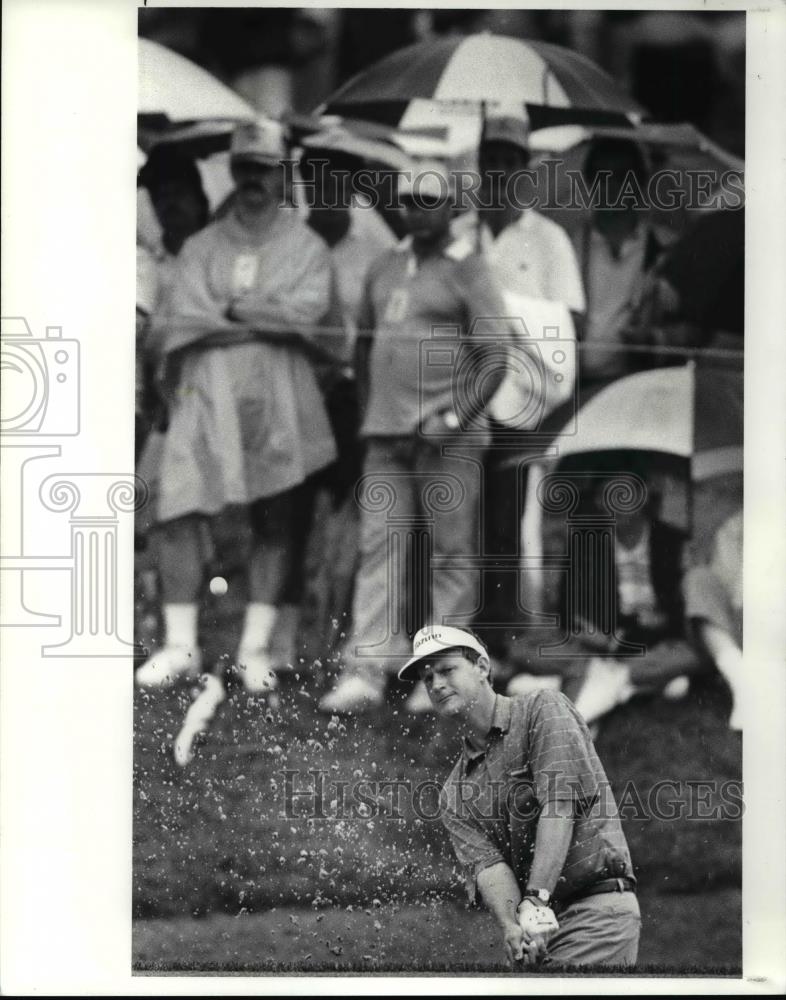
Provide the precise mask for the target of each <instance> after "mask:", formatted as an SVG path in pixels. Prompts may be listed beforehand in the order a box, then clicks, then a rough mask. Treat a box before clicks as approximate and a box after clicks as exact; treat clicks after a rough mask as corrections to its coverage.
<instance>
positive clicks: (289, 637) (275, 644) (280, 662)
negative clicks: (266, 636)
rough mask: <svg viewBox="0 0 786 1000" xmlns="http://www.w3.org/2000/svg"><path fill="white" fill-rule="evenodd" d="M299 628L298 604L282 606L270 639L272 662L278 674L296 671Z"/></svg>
mask: <svg viewBox="0 0 786 1000" xmlns="http://www.w3.org/2000/svg"><path fill="white" fill-rule="evenodd" d="M299 627H300V608H299V607H298V606H297V605H296V604H282V605H281V607H280V608H279V609H278V615H277V616H276V626H275V628H274V629H273V634H272V635H271V637H270V662H271V664H272V666H273V669H274V670H275V671H276V672H277V673H286V672H289V671H294V670H295V668H296V666H297V660H298V655H297V654H298V629H299Z"/></svg>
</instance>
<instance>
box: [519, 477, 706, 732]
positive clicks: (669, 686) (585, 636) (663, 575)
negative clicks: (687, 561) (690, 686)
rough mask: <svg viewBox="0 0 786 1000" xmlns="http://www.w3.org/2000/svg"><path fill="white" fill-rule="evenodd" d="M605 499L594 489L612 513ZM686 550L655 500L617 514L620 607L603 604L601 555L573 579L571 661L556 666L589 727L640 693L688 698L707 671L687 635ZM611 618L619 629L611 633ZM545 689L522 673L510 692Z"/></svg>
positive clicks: (567, 651) (568, 658)
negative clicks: (632, 648)
mask: <svg viewBox="0 0 786 1000" xmlns="http://www.w3.org/2000/svg"><path fill="white" fill-rule="evenodd" d="M601 493H602V490H601V489H600V488H599V489H598V490H596V491H595V493H594V494H593V505H594V506H595V507H596V509H597V510H598V511H599V512H604V513H605V511H603V509H602V507H601V505H600V503H599V501H600V496H601ZM684 551H685V538H684V536H683V534H682V533H681V532H680V531H678V530H677V529H676V528H673V527H671V526H670V525H668V524H665V523H664V522H662V521H660V520H659V519H658V517H657V516H656V510H655V502H654V501H653V499H652V497H651V494H650V495H649V497H648V500H647V503H646V504H645V506H644V507H643V508H641V509H639V510H635V511H632V512H630V513H617V514H616V515H615V549H614V566H615V569H614V572H615V579H616V594H615V595H614V596H613V599H614V600H615V601H616V604H615V605H614V607H613V609H612V608H611V607H609V606H608V602H607V601H604V599H603V595H604V592H605V589H606V587H607V586H608V584H607V582H606V579H604V576H603V574H604V565H603V560H602V556H601V555H599V556H598V557H597V558H596V559H587V560H586V561H585V562H584V564H583V565H582V566H580V567H579V578H578V579H577V580H568V581H566V587H565V594H564V604H563V607H564V608H565V609H566V613H567V614H568V615H570V619H569V621H568V622H567V626H568V629H569V630H570V633H571V636H572V637H573V638H572V640H571V642H570V643H568V644H566V646H565V647H564V655H565V657H566V659H565V660H551V661H549V662H551V663H553V664H554V663H556V664H558V665H559V666H558V672H559V675H560V679H561V686H562V690H563V691H564V693H565V694H566V695H567V696H568V697H569V698H571V700H572V701H573V702H574V704H575V705H576V708H577V709H578V710H579V711H580V712H581V714H582V715H583V716H584V718H585V719H586V720H587V722H588V723H594V722H596V721H597V720H598V719H600V718H601V717H602V716H603V715H605V714H606V713H607V712H609V711H611V710H612V709H613V708H615V707H617V706H618V705H621V704H624V702H626V701H628V700H629V699H630V698H631V697H632V696H633V695H635V694H654V693H658V692H664V693H666V694H667V695H671V696H674V697H677V696H679V695H680V694H684V693H685V690H686V681H685V678H687V677H689V676H691V675H694V674H697V673H700V672H701V671H702V670H703V665H702V663H701V661H700V659H699V658H698V657H697V656H696V653H695V652H694V650H693V648H692V646H691V645H690V643H689V642H688V641H687V637H686V623H685V609H684V605H683V600H682V592H681V582H682V577H683V565H684ZM569 588H570V591H571V592H572V593H573V594H574V595H578V601H577V604H578V606H577V607H576V606H573V607H571V606H570V605H569V604H568V599H567V593H568V589H569ZM612 611H613V615H612V614H611V612H612ZM612 618H613V620H615V622H616V628H615V629H614V631H613V632H610V631H609V623H610V621H611V620H612ZM630 643H634V644H637V645H641V646H643V647H644V654H643V655H640V656H637V655H635V654H631V655H627V656H626V655H625V652H626V651H625V644H630ZM549 669H550V670H551V671H552V673H553V672H554V668H553V667H550V668H549ZM541 684H542V678H536V679H533V678H532V677H531V676H530V675H528V674H519V675H518V676H516V677H514V678H513V679H512V681H511V682H510V685H509V687H508V693H509V694H511V695H514V694H523V693H525V692H526V691H527V690H529V689H531V688H532V687H536V686H541Z"/></svg>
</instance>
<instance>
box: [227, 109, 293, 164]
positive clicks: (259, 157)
mask: <svg viewBox="0 0 786 1000" xmlns="http://www.w3.org/2000/svg"><path fill="white" fill-rule="evenodd" d="M229 156H230V159H232V160H256V161H257V163H265V164H269V165H275V164H277V163H280V162H281V161H282V160H283V159H285V158H286V156H287V147H286V142H285V137H284V129H283V127H282V126H281V125H280V124H279V122H274V121H266V120H264V119H259V120H258V121H256V122H244V123H243V124H242V125H238V126H237V128H236V129H235V131H234V132H233V133H232V144H231V146H230V148H229Z"/></svg>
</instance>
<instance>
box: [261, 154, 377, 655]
mask: <svg viewBox="0 0 786 1000" xmlns="http://www.w3.org/2000/svg"><path fill="white" fill-rule="evenodd" d="M353 168H355V169H356V164H355V163H354V162H353V161H352V159H351V158H350V157H342V156H341V155H340V154H336V153H334V152H332V151H331V152H328V151H325V152H324V154H323V153H321V151H320V150H318V149H309V150H308V151H307V152H305V153H304V155H303V157H302V158H301V161H300V164H299V169H300V174H301V177H302V178H303V180H304V182H305V184H304V188H303V189H304V190H309V191H310V192H311V195H312V196H311V197H310V198H309V199H307V206H304V207H308V209H309V212H308V225H309V226H310V228H311V229H313V230H314V232H315V233H317V234H318V235H319V236H321V237H322V239H323V240H324V241H325V242H326V243H327V245H328V246H329V248H330V260H331V265H332V271H333V282H334V288H333V292H334V295H333V301H332V308H331V313H330V315H329V316H328V317H326V322H327V326H328V329H327V331H326V337H325V342H326V345H327V346H328V347H329V349H330V351H331V355H332V357H331V360H329V361H326V362H324V363H321V364H317V365H316V366H315V368H316V374H317V378H318V381H319V384H320V388H321V390H322V393H323V397H324V401H325V406H326V409H327V413H328V417H329V418H330V424H331V427H332V430H333V434H334V436H335V440H336V447H337V450H338V457H337V460H336V462H335V463H333V465H332V466H331V467H330V468H329V469H327V470H325V473H324V475H321V476H319V477H316V478H314V480H313V482H312V489H311V490H310V491H308V490H304V491H303V494H302V500H303V507H302V509H301V510H300V511H299V513H298V517H297V531H296V538H295V541H294V545H295V549H296V551H295V552H294V553H293V558H292V563H291V570H290V575H289V578H288V581H287V584H286V588H285V591H284V595H283V602H284V603H283V605H282V607H281V610H280V614H279V619H278V626H277V629H276V635H275V637H274V649H273V651H272V652H273V658H274V661H275V662H276V663H279V664H281V665H285V664H292V663H294V662H295V660H296V658H297V654H298V650H297V646H298V642H299V640H300V641H301V642H302V641H303V636H304V630H303V626H302V622H301V620H300V619H301V615H300V605H301V604H302V602H303V599H304V597H305V594H306V590H307V588H308V590H309V592H310V594H309V596H310V598H311V600H310V602H309V603H310V606H312V607H313V608H315V612H316V617H317V619H318V620H317V622H316V624H317V628H318V632H319V640H318V641H319V642H320V648H321V649H324V648H326V647H327V646H329V644H330V640H331V639H332V638H333V637H334V636H335V628H334V627H333V622H335V621H343V620H344V616H345V614H346V613H348V612H349V609H350V602H351V588H352V581H353V579H354V569H355V564H356V562H357V558H356V535H357V524H356V519H357V511H356V506H355V503H354V498H353V499H352V500H348V499H347V497H348V494H349V493H350V491H351V489H352V487H353V486H354V484H355V482H356V481H357V479H358V477H359V476H360V472H361V465H362V456H361V455H360V451H361V449H360V442H359V440H358V430H359V428H358V413H357V393H356V385H355V378H354V372H353V370H352V367H351V363H352V360H353V356H354V345H355V339H356V335H357V318H358V310H359V308H360V300H361V297H362V292H363V283H364V281H365V276H366V272H367V271H368V269H369V268H370V266H371V265H372V263H373V262H374V261H375V260H376V259H377V257H379V256H380V254H382V253H383V252H384V251H385V250H388V249H390V248H391V247H392V246H393V245H394V244H395V242H396V240H395V237H394V236H393V234H392V233H391V232H390V230H389V229H388V227H387V226H386V225H385V223H384V222H383V221H382V219H381V217H380V216H379V215H378V214H377V212H376V211H374V209H373V208H372V207H371V206H370V205H369V204H368V203H367V202H366V201H362V200H360V199H359V197H355V198H351V197H349V195H350V194H351V192H350V191H349V186H348V184H347V183H344V182H345V181H348V180H349V179H350V177H351V173H352V170H353ZM320 339H322V338H320ZM321 487H322V488H327V490H328V491H329V493H330V494H332V500H333V505H332V510H331V509H326V505H329V504H330V497H329V496H328V497H319V496H318V493H319V492H320V488H321ZM315 511H316V512H317V514H318V515H319V516H317V517H315ZM315 544H316V545H317V547H318V548H319V551H320V553H321V555H322V558H321V559H320V564H319V566H318V567H314V570H315V576H314V578H313V579H312V580H311V581H310V583H309V582H308V581H307V579H306V566H305V563H306V555H307V551H306V550H307V547H308V546H309V545H311V546H312V547H313V546H314V545H315Z"/></svg>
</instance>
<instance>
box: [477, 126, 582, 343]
mask: <svg viewBox="0 0 786 1000" xmlns="http://www.w3.org/2000/svg"><path fill="white" fill-rule="evenodd" d="M529 157H530V154H529V135H528V132H527V126H526V125H525V123H524V122H523V121H521V120H519V119H517V118H509V117H502V118H490V119H488V121H487V122H486V123H485V127H484V131H483V136H482V139H481V144H480V153H479V164H480V182H481V187H480V198H481V214H480V217H481V223H482V225H483V230H484V232H483V249H484V250H485V251H486V253H487V255H488V258H489V262H490V263H491V264H492V266H493V268H494V270H495V274H496V277H497V280H498V282H499V284H500V286H501V288H502V290H503V293H505V292H513V293H515V294H517V295H524V296H528V297H530V298H534V299H547V300H548V301H551V302H562V303H564V304H565V306H567V308H568V309H569V310H570V312H571V313H572V314H573V319H574V323H576V324H577V326H578V325H580V322H581V318H582V314H583V312H584V307H585V303H584V289H583V287H582V283H581V274H580V272H579V267H578V263H577V260H576V254H575V251H574V249H573V246H572V244H571V242H570V239H569V237H568V235H567V233H566V232H565V230H564V229H563V228H562V227H561V226H559V225H557V223H556V222H552V221H551V219H547V218H546V217H545V216H544V215H541V214H540V213H539V212H536V211H534V209H525V208H524V207H523V205H521V204H517V202H516V192H517V191H518V192H519V194H520V192H521V188H520V185H518V184H517V183H516V177H517V175H520V174H521V173H522V171H524V170H526V169H527V168H528V166H529Z"/></svg>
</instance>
